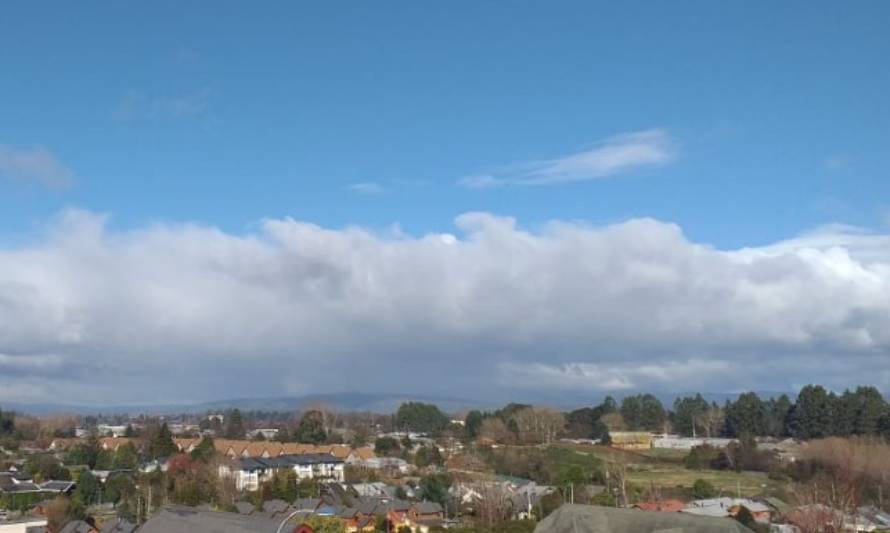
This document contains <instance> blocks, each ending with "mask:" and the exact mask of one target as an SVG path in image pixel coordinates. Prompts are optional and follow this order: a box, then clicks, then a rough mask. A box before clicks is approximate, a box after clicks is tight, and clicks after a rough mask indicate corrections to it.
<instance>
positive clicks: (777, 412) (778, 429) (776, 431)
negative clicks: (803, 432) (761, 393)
mask: <svg viewBox="0 0 890 533" xmlns="http://www.w3.org/2000/svg"><path fill="white" fill-rule="evenodd" d="M792 406H793V404H792V403H791V400H790V399H788V395H787V394H783V395H781V396H779V397H778V398H770V400H769V401H768V402H766V434H767V435H772V436H774V437H784V436H787V435H788V413H790V412H791V407H792Z"/></svg>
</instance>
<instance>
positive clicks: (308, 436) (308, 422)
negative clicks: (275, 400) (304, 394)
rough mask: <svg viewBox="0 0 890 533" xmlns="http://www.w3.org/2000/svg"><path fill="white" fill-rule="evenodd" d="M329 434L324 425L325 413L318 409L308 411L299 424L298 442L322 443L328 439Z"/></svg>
mask: <svg viewBox="0 0 890 533" xmlns="http://www.w3.org/2000/svg"><path fill="white" fill-rule="evenodd" d="M327 437H328V434H327V433H326V432H325V427H324V413H322V412H321V411H318V410H312V411H306V413H305V414H303V416H302V417H301V418H300V424H299V425H298V426H297V432H296V439H297V442H305V443H309V444H321V443H322V442H324V441H325V439H327Z"/></svg>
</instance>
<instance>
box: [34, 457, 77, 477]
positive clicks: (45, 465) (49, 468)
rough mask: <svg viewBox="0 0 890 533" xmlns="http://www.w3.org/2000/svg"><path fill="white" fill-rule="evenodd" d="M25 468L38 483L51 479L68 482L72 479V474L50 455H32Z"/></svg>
mask: <svg viewBox="0 0 890 533" xmlns="http://www.w3.org/2000/svg"><path fill="white" fill-rule="evenodd" d="M24 468H25V471H26V472H28V473H29V474H31V475H32V476H34V478H35V480H37V481H49V480H51V479H54V480H60V481H67V480H69V479H71V472H69V471H68V469H67V468H65V467H64V466H62V465H61V463H59V461H58V459H56V458H55V457H53V456H52V455H49V454H45V455H44V454H41V455H32V456H31V457H29V458H28V460H27V461H26V462H25V466H24Z"/></svg>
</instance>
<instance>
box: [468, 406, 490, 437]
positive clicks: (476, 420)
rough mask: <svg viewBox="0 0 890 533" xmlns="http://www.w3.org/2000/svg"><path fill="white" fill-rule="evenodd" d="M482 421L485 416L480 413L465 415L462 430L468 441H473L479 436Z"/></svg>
mask: <svg viewBox="0 0 890 533" xmlns="http://www.w3.org/2000/svg"><path fill="white" fill-rule="evenodd" d="M483 420H485V415H484V414H482V412H481V411H470V412H469V413H467V417H466V419H464V428H465V430H466V434H467V438H468V439H470V440H472V439H475V438H476V437H477V436H478V435H479V430H480V429H481V428H482V421H483Z"/></svg>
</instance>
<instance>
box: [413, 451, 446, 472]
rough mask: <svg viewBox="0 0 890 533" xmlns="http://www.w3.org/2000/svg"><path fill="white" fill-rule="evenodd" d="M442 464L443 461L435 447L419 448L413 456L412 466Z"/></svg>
mask: <svg viewBox="0 0 890 533" xmlns="http://www.w3.org/2000/svg"><path fill="white" fill-rule="evenodd" d="M444 462H445V459H444V458H443V457H442V454H441V453H439V448H437V447H436V446H421V447H420V449H418V450H417V453H415V454H414V464H415V465H417V466H419V467H425V466H430V465H441V464H442V463H444Z"/></svg>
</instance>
